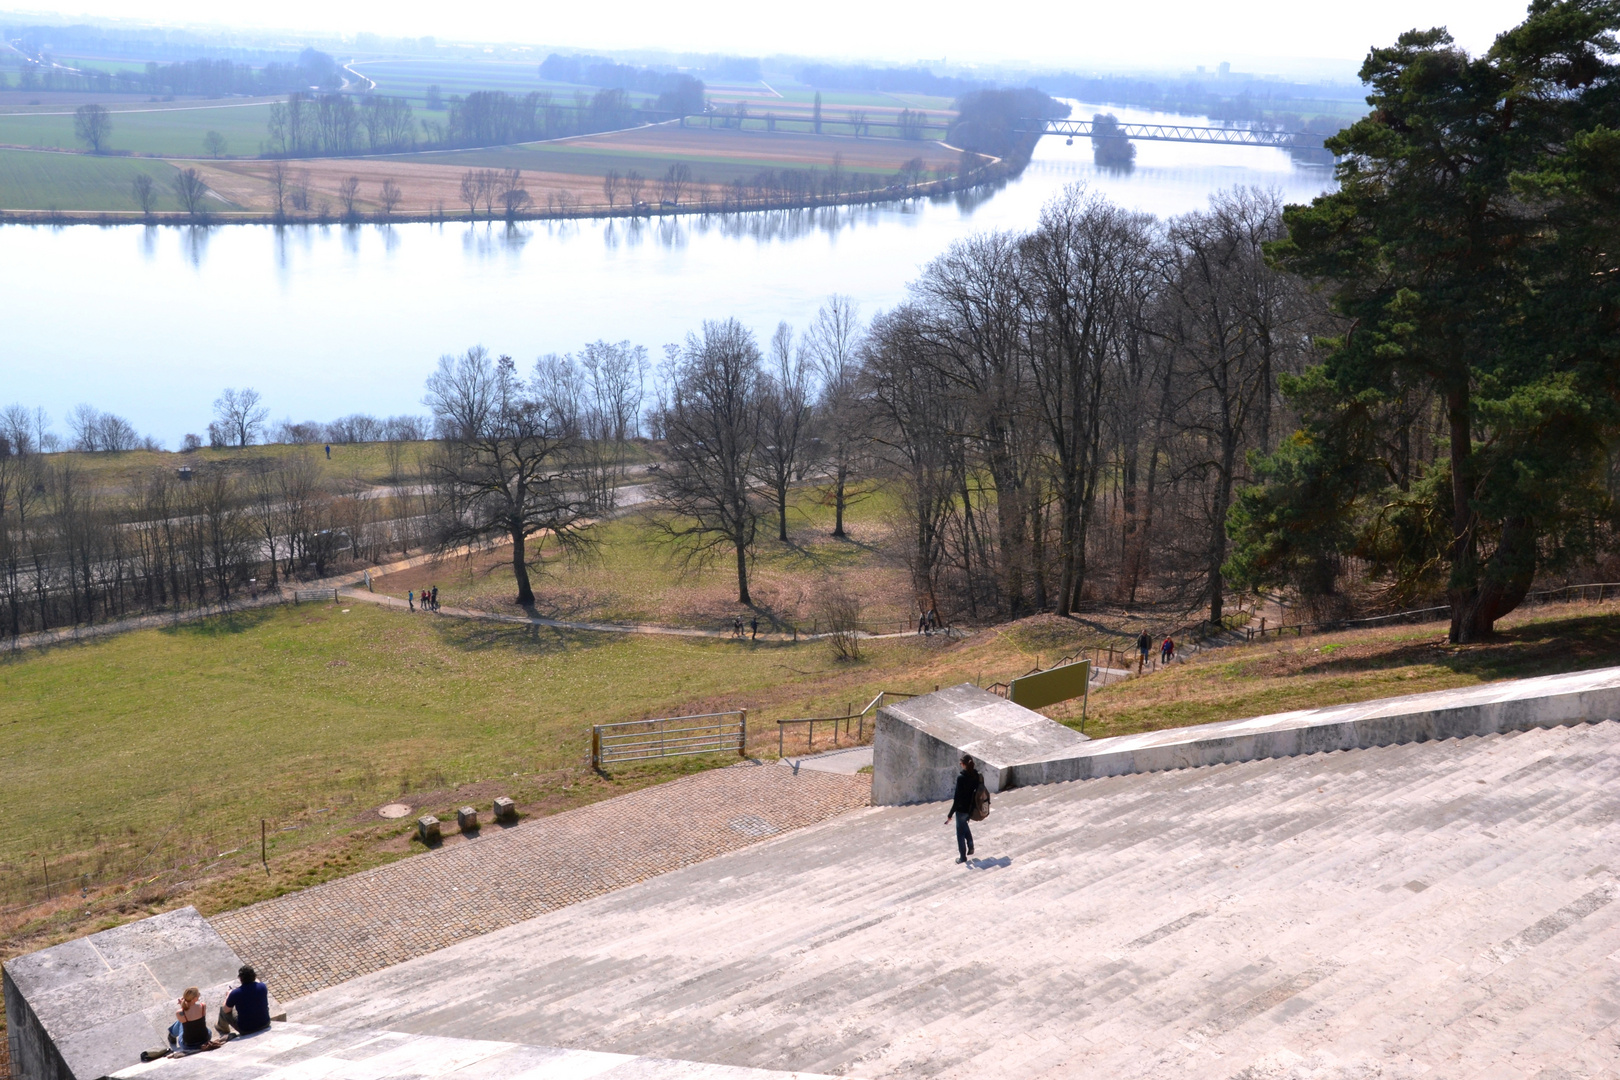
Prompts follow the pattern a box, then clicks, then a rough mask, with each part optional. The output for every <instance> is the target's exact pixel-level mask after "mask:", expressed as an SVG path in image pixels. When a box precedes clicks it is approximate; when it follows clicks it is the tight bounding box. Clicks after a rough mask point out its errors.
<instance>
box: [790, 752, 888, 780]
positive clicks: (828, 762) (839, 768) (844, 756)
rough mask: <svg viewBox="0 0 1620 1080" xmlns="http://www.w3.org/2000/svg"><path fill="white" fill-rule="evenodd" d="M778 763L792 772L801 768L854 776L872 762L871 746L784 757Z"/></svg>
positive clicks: (807, 770)
mask: <svg viewBox="0 0 1620 1080" xmlns="http://www.w3.org/2000/svg"><path fill="white" fill-rule="evenodd" d="M778 764H781V765H786V766H787V767H788V768H790V769H792V770H793V771H794V772H798V771H799V770H801V769H803V770H804V771H806V772H823V773H834V774H836V775H839V776H854V775H855V774H856V773H858V772H860V771H861V770H862V769H864V768H866V767H867V766H869V765H871V764H872V747H871V746H869V745H868V746H850V747H846V748H845V749H843V750H828V751H826V752H825V753H821V754H804V755H802V756H800V757H785V758H782V759H781V761H780V762H778Z"/></svg>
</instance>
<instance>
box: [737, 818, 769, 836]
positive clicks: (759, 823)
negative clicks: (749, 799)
mask: <svg viewBox="0 0 1620 1080" xmlns="http://www.w3.org/2000/svg"><path fill="white" fill-rule="evenodd" d="M726 824H727V825H729V826H730V827H731V828H732V830H734V831H736V832H740V833H742V834H743V835H744V836H769V835H771V834H772V833H774V832H776V826H775V825H772V824H771V823H770V822H768V821H766V820H765V819H764V818H762V817H760V816H759V815H757V814H744V815H743V816H742V817H734V818H732V819H731V820H730V821H728V822H726Z"/></svg>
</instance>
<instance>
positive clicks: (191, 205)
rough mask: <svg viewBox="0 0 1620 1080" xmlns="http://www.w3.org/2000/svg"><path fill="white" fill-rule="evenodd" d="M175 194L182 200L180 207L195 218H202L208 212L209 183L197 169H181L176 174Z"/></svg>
mask: <svg viewBox="0 0 1620 1080" xmlns="http://www.w3.org/2000/svg"><path fill="white" fill-rule="evenodd" d="M174 195H175V198H177V199H179V200H180V208H181V209H183V210H184V211H185V212H186V213H188V214H190V215H191V216H192V217H193V218H201V217H202V216H203V215H204V214H205V213H206V212H207V205H206V202H205V200H206V198H207V195H208V185H207V184H206V183H204V182H203V178H202V174H200V173H199V172H197V170H196V169H189V168H188V169H181V170H180V171H179V172H178V173H176V174H175V176H174Z"/></svg>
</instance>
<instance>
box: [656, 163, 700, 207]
mask: <svg viewBox="0 0 1620 1080" xmlns="http://www.w3.org/2000/svg"><path fill="white" fill-rule="evenodd" d="M691 183H692V170H691V168H690V167H688V166H687V164H686V162H684V161H677V162H676V163H675V164H673V165H671V166H670V167H669V168H668V169H667V170H666V171H665V172H664V178H663V180H661V181H659V185H658V194H659V199H660V200H661V201H662V202H663V203H664V204H665V205H667V206H679V205H680V204H681V196H682V195H683V194H685V192H686V189H687V188H688V187H690V186H691Z"/></svg>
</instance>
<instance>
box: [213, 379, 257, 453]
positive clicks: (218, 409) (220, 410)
mask: <svg viewBox="0 0 1620 1080" xmlns="http://www.w3.org/2000/svg"><path fill="white" fill-rule="evenodd" d="M269 416H270V410H269V409H268V408H267V407H266V406H265V405H263V404H262V399H261V397H260V395H259V392H258V391H257V390H254V389H253V388H252V387H243V388H242V389H240V390H235V389H232V388H231V387H226V388H225V392H224V393H222V394H220V395H219V397H217V398H215V399H214V422H215V423H216V424H218V425H219V429H220V431H221V432H222V433H223V434H224V436H225V438H226V439H227V440H229V441H230V442H234V443H235V444H236V445H237V446H251V445H252V444H253V442H254V440H256V439H257V438H258V437H259V434H260V433H261V432H262V431H263V430H264V422H265V420H267V419H268V418H269ZM211 426H212V425H211Z"/></svg>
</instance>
